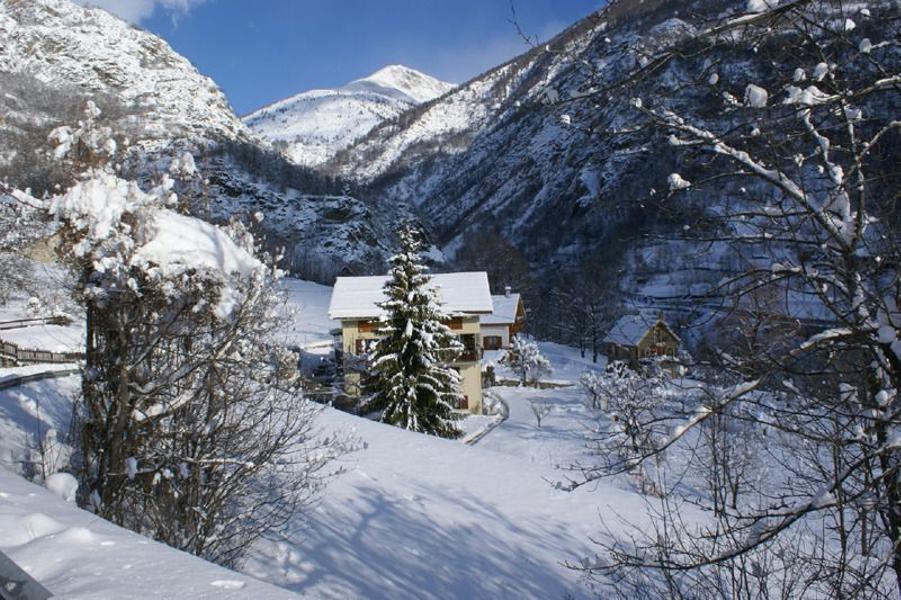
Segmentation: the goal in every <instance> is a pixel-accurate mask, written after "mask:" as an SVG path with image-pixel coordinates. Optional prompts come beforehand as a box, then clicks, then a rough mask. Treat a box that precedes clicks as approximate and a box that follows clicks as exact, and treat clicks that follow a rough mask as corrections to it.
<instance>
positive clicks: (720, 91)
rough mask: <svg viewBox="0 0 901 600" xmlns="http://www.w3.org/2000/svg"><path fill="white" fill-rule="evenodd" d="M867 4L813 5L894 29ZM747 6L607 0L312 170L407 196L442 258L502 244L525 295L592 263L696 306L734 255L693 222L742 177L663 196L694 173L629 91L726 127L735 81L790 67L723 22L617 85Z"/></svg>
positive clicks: (635, 286)
mask: <svg viewBox="0 0 901 600" xmlns="http://www.w3.org/2000/svg"><path fill="white" fill-rule="evenodd" d="M868 4H869V5H870V6H871V7H872V8H871V10H870V11H864V10H863V8H862V7H863V6H864V4H853V5H848V6H844V5H843V4H842V3H832V2H827V1H824V2H820V3H815V4H814V6H823V7H824V8H823V10H824V11H828V10H836V11H839V10H844V11H846V12H849V17H850V16H853V17H854V20H855V22H856V29H854V36H853V37H854V40H858V39H862V38H866V37H869V38H870V39H872V40H890V39H894V36H895V35H896V34H895V30H894V29H893V28H892V27H893V26H890V25H888V23H890V22H892V20H891V19H879V18H877V17H876V14H877V10H883V9H884V10H894V14H895V16H897V8H896V7H897V4H894V7H895V8H894V9H893V8H892V3H890V2H888V3H886V2H872V3H868ZM840 5H841V6H840ZM830 7H833V8H830ZM877 7H878V8H877ZM747 8H748V6H747V3H746V2H745V1H743V0H684V1H680V2H670V1H665V0H645V1H639V0H634V1H629V0H626V1H623V2H617V3H611V4H610V6H609V7H608V8H607V9H604V10H602V11H601V12H599V13H596V14H593V15H591V16H589V17H587V18H586V19H584V20H583V21H581V22H579V23H576V24H574V25H573V26H572V27H570V28H568V29H567V30H566V31H564V32H562V33H561V34H559V35H558V36H557V37H556V38H554V39H553V40H551V41H550V42H549V43H548V45H546V46H545V45H542V46H540V47H537V48H534V49H532V50H530V51H528V52H526V53H525V54H523V55H522V56H520V57H518V58H515V59H513V60H511V61H510V62H508V63H506V64H504V65H501V66H499V67H497V68H495V69H492V70H490V71H488V72H487V73H485V74H483V75H481V76H479V77H476V78H475V79H473V80H471V81H469V82H467V83H464V84H462V85H461V86H459V87H458V88H456V89H454V90H452V91H451V92H450V93H448V94H446V95H445V96H443V97H442V98H441V99H439V100H437V101H435V102H431V103H428V104H425V105H420V106H418V107H416V108H414V109H411V110H410V111H407V112H406V113H404V114H403V115H401V116H400V117H399V118H397V119H394V120H391V121H386V122H383V123H381V124H379V125H377V126H376V127H375V128H374V129H373V130H372V131H370V132H369V133H368V134H367V135H366V136H364V137H363V138H361V139H359V140H357V141H356V142H355V143H354V144H352V145H351V146H349V147H348V148H347V149H345V150H343V151H341V152H339V153H338V154H337V155H336V156H335V158H334V159H332V160H331V161H330V162H329V163H326V164H325V165H323V167H322V169H323V170H324V171H325V172H328V173H331V174H333V175H336V176H343V177H350V178H354V179H356V180H357V181H358V182H359V183H361V184H363V185H366V186H368V188H369V189H370V190H371V191H372V193H373V194H376V195H379V196H381V197H384V198H386V199H387V200H388V201H390V202H410V203H415V204H416V205H417V206H418V209H419V211H420V213H421V214H422V215H424V221H425V222H426V223H428V224H430V226H431V227H432V229H433V233H434V235H435V236H436V238H437V240H438V242H439V244H440V245H441V246H442V248H443V249H444V250H445V253H446V254H448V255H451V256H453V255H455V254H457V253H459V251H460V250H461V249H462V248H464V247H466V246H467V245H470V244H474V243H480V242H482V241H483V240H486V239H497V238H502V239H504V240H506V242H509V244H510V245H512V246H513V247H515V249H516V251H518V252H520V253H521V254H522V255H523V256H524V257H525V259H526V260H527V261H528V262H529V263H530V266H531V271H532V273H533V275H534V276H535V279H536V280H537V283H536V285H537V286H538V287H539V288H541V287H542V286H543V289H541V290H540V291H539V293H538V294H536V295H537V297H538V298H540V297H546V296H547V295H548V292H549V290H550V289H553V288H554V286H555V285H557V284H558V282H559V280H558V279H557V278H556V275H557V274H559V273H562V272H565V271H570V272H573V271H574V270H577V269H578V268H579V267H580V265H581V263H583V262H585V261H595V262H613V263H615V264H616V268H615V269H614V272H618V273H619V275H618V281H617V282H616V283H617V284H618V285H619V286H620V288H621V290H622V291H623V293H624V295H625V296H626V298H627V299H629V300H630V301H634V302H638V303H654V304H656V305H657V306H667V305H668V304H670V303H680V304H681V305H682V306H683V307H687V308H692V307H694V306H697V305H700V304H701V303H702V301H701V300H699V298H702V297H703V296H704V295H705V294H706V293H707V292H709V291H710V290H711V289H712V285H714V284H715V283H716V282H718V281H720V280H721V279H722V277H723V276H724V275H725V274H728V273H733V272H734V270H733V269H735V268H737V264H738V262H737V261H736V260H735V256H734V254H730V251H729V248H727V244H726V243H722V244H706V243H702V242H700V241H699V240H698V237H700V236H699V235H698V234H697V229H696V227H695V226H696V225H697V224H698V222H699V221H701V220H702V219H703V216H704V215H705V211H715V210H716V208H717V206H721V205H722V204H721V202H720V200H725V199H726V198H735V197H738V196H739V195H740V194H741V193H743V190H744V187H743V186H745V185H749V184H748V183H747V182H737V181H726V180H722V181H721V182H720V183H719V184H718V188H717V189H714V190H710V191H709V192H708V193H705V194H703V195H702V194H700V193H698V194H692V193H685V194H682V195H680V196H679V197H674V198H672V199H669V198H667V190H668V187H669V186H668V183H667V180H668V176H669V175H670V174H672V173H674V172H682V173H683V174H684V175H685V176H686V177H687V178H688V179H689V180H690V179H691V178H692V177H693V176H695V175H699V174H698V173H697V172H692V171H691V170H690V169H689V168H688V167H687V166H686V165H683V164H680V161H681V160H682V158H681V157H680V153H679V152H677V151H676V150H674V148H673V147H672V146H671V145H669V144H668V143H667V140H666V138H665V136H658V135H657V134H656V132H653V131H652V130H651V129H650V128H648V127H646V126H641V123H642V119H641V117H642V115H641V112H640V111H639V110H637V109H636V107H635V106H634V105H633V104H632V102H631V100H632V97H633V95H640V96H641V97H642V98H645V99H647V101H648V102H659V101H660V99H665V101H666V102H667V103H669V105H670V106H673V107H677V108H678V109H679V110H681V111H682V112H684V113H686V114H688V115H691V116H692V117H693V118H697V122H698V123H701V124H704V125H707V126H709V127H710V128H712V129H713V130H717V131H719V130H728V128H729V127H731V126H738V125H739V124H740V123H742V122H743V120H749V119H753V118H754V116H753V114H750V112H745V111H744V109H743V103H742V101H741V98H743V97H744V96H745V90H746V87H747V86H748V84H751V83H756V84H757V85H759V86H762V87H763V88H767V89H770V90H773V92H774V93H775V90H777V89H779V84H777V83H776V82H777V81H786V80H790V79H791V72H792V71H791V69H790V70H788V71H787V73H786V69H788V66H781V67H780V66H778V65H792V69H794V68H795V67H796V66H798V64H797V61H798V60H799V57H798V56H797V55H796V54H793V52H795V50H794V48H795V47H794V46H793V45H792V44H790V43H787V42H786V40H787V39H791V36H790V34H789V33H788V32H786V31H778V30H773V31H772V32H771V33H770V34H769V35H768V36H767V38H768V39H766V42H765V43H762V42H759V41H758V40H751V39H745V38H743V36H742V33H741V30H740V29H738V30H737V32H736V33H735V35H734V37H733V38H732V39H731V40H729V41H725V40H724V41H722V42H721V43H719V44H717V46H716V47H715V48H713V49H711V50H710V52H705V53H701V52H693V51H686V52H681V53H680V52H679V51H676V52H674V54H675V55H676V56H681V55H684V57H680V58H679V59H675V58H674V59H672V60H666V61H662V62H661V63H660V65H659V67H656V68H655V69H653V70H649V71H648V72H646V73H644V74H643V75H642V79H641V80H637V81H635V82H634V83H633V84H631V85H629V86H622V85H620V83H621V82H623V81H626V80H628V78H629V76H630V74H632V73H634V72H635V71H636V70H637V69H638V68H639V67H640V66H641V65H645V64H649V63H651V61H652V60H653V59H654V58H655V57H657V56H660V55H665V54H666V51H667V50H668V49H670V48H673V47H676V46H678V44H682V43H686V42H688V41H689V40H690V39H691V37H692V35H693V34H694V33H696V32H698V31H699V30H701V28H704V27H709V26H712V24H715V23H718V22H723V21H726V20H728V19H733V18H734V19H740V18H742V17H743V15H745V13H746V11H747ZM858 11H861V13H860V14H858ZM871 11H872V16H868V15H870V14H871ZM851 13H853V15H852V14H851ZM854 43H856V42H854ZM807 59H808V60H809V57H807ZM814 64H816V61H814ZM714 75H716V76H715V77H714ZM601 90H609V91H605V92H601ZM730 99H731V100H730ZM736 99H738V100H736ZM733 101H734V103H732V104H730V102H733ZM776 102H777V100H773V101H772V103H773V104H775V103H776ZM745 122H746V121H745ZM747 130H748V131H752V128H751V127H750V126H749V127H748V129H747ZM708 214H709V213H708ZM470 254H471V252H470ZM495 260H496V257H494V256H491V255H486V256H484V257H483V263H482V264H479V265H473V264H467V265H466V266H467V267H474V266H478V267H482V268H491V266H492V263H493V262H494V261H495ZM536 303H537V302H536V301H535V300H533V306H534V304H536ZM550 318H553V316H551V317H549V319H550ZM535 321H536V319H533V320H532V322H533V324H534V323H535Z"/></svg>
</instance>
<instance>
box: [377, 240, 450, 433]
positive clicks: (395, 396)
mask: <svg viewBox="0 0 901 600" xmlns="http://www.w3.org/2000/svg"><path fill="white" fill-rule="evenodd" d="M398 235H399V237H400V251H399V252H398V253H397V254H396V255H395V256H393V257H392V258H391V274H390V277H389V279H388V281H387V282H386V284H385V297H386V298H387V299H386V300H385V301H384V302H382V303H381V304H380V307H381V308H382V309H383V310H384V311H385V312H386V314H387V318H386V321H385V322H384V323H383V325H382V327H381V329H380V333H381V335H382V336H383V337H382V338H381V339H380V340H379V342H378V343H377V344H376V346H375V349H374V351H373V359H372V367H371V368H372V371H371V373H370V375H369V377H368V383H367V388H368V391H369V392H370V393H371V394H372V397H371V399H370V401H369V406H370V407H371V408H373V409H376V410H381V411H382V417H381V418H382V421H383V422H385V423H391V424H393V425H396V426H398V427H403V428H404V429H409V430H411V431H419V432H422V433H430V434H433V435H438V436H441V437H448V438H455V437H458V436H459V435H460V430H459V429H458V428H457V426H456V425H455V424H454V420H455V419H454V412H453V411H454V409H453V407H454V405H455V404H456V403H458V402H460V401H461V400H462V399H463V396H462V394H461V392H460V387H459V384H460V376H459V374H458V373H457V372H456V371H455V370H454V369H452V368H451V367H450V366H449V363H450V362H451V361H453V360H454V358H456V357H457V356H459V354H460V352H462V350H463V346H462V345H461V344H460V342H459V340H457V338H456V336H454V335H453V333H451V330H450V328H449V327H448V326H447V325H446V324H445V323H444V321H446V320H447V318H448V315H445V314H444V313H443V312H442V310H441V306H440V304H439V301H438V296H437V290H435V289H434V288H433V287H431V286H430V285H429V282H430V277H429V276H428V274H427V273H426V268H425V267H424V266H423V264H422V258H421V256H420V248H421V244H420V241H419V239H418V236H417V233H416V231H415V230H414V229H413V228H412V227H411V226H409V225H405V226H403V227H402V228H401V229H400V231H399V232H398Z"/></svg>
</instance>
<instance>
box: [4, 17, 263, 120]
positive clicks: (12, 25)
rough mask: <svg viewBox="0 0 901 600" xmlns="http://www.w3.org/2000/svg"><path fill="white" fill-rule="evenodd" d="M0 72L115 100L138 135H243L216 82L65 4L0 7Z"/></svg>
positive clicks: (132, 33) (160, 44)
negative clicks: (136, 118)
mask: <svg viewBox="0 0 901 600" xmlns="http://www.w3.org/2000/svg"><path fill="white" fill-rule="evenodd" d="M0 39H2V40H3V43H2V44H0V71H6V72H11V73H24V74H28V75H31V76H34V77H36V78H37V79H39V80H40V81H43V82H45V83H50V84H52V85H54V86H71V87H73V88H77V89H80V90H83V91H88V92H91V93H103V94H109V95H112V96H115V97H116V98H118V99H119V100H120V101H121V103H122V104H123V105H133V106H134V108H135V109H136V110H137V111H138V112H140V113H141V121H140V123H139V126H140V129H141V130H142V131H143V134H144V136H146V137H166V138H174V137H178V136H179V135H183V136H190V135H204V136H224V137H228V138H233V137H236V136H239V135H244V134H246V129H245V127H244V125H243V124H242V123H241V121H240V120H239V119H238V118H237V117H236V116H235V115H234V113H233V112H232V110H231V108H230V106H229V104H228V101H227V100H226V98H225V95H224V94H223V93H222V92H221V90H219V88H218V87H217V86H216V84H215V83H214V82H213V81H212V80H211V79H209V78H208V77H205V76H203V75H201V74H200V73H198V72H197V69H195V68H194V66H193V65H191V63H190V62H188V60H187V59H185V58H183V57H182V56H180V55H179V54H177V53H176V52H175V51H174V50H173V49H172V48H171V47H170V46H169V45H168V44H167V43H166V42H164V41H163V40H162V39H160V38H159V37H157V36H155V35H152V34H150V33H148V32H146V31H143V30H141V29H138V28H136V27H133V26H130V25H129V24H127V23H125V22H124V21H121V20H119V19H117V18H116V17H113V16H112V15H110V14H109V13H107V12H105V11H103V10H99V9H91V8H83V7H81V6H78V5H76V4H74V3H72V2H68V1H67V0H27V1H13V0H10V1H4V2H0Z"/></svg>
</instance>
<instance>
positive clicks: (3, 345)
mask: <svg viewBox="0 0 901 600" xmlns="http://www.w3.org/2000/svg"><path fill="white" fill-rule="evenodd" d="M83 358H84V354H82V353H81V352H50V351H48V350H36V349H33V348H20V347H19V346H18V345H16V344H13V343H11V342H4V341H2V340H0V366H3V367H16V366H20V365H34V364H43V363H55V364H60V363H71V362H77V361H79V360H81V359H83Z"/></svg>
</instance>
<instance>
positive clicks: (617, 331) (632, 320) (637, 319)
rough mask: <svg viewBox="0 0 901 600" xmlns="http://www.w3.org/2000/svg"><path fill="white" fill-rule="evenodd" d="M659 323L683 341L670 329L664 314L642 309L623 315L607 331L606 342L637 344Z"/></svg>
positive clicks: (622, 344) (625, 344)
mask: <svg viewBox="0 0 901 600" xmlns="http://www.w3.org/2000/svg"><path fill="white" fill-rule="evenodd" d="M657 323H660V324H662V325H663V326H664V327H666V330H667V331H668V332H669V333H670V334H671V335H672V336H673V337H674V338H675V339H676V341H677V342H678V341H681V340H680V339H679V336H677V335H676V334H675V332H673V330H672V329H670V326H669V325H667V323H666V321H665V320H664V319H663V315H661V314H660V313H654V312H650V311H642V312H639V313H638V314H634V315H625V316H624V317H621V318H620V320H619V321H617V322H616V323H615V324H614V325H613V327H611V328H610V331H609V332H607V337H605V338H604V342H606V343H611V344H618V345H620V346H637V345H638V342H640V341H641V338H643V337H644V336H645V334H646V333H647V332H648V331H649V330H650V329H651V328H652V327H654V326H655V325H656V324H657Z"/></svg>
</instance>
